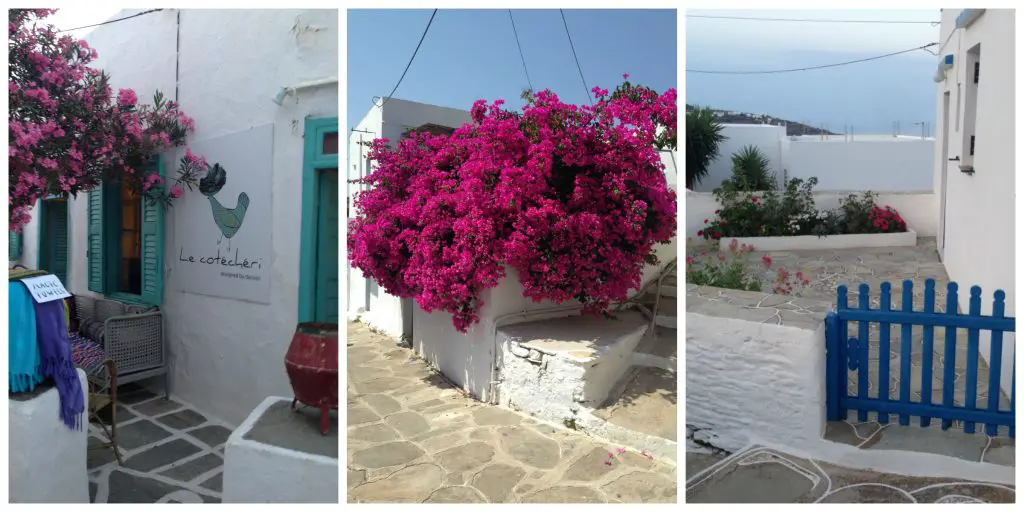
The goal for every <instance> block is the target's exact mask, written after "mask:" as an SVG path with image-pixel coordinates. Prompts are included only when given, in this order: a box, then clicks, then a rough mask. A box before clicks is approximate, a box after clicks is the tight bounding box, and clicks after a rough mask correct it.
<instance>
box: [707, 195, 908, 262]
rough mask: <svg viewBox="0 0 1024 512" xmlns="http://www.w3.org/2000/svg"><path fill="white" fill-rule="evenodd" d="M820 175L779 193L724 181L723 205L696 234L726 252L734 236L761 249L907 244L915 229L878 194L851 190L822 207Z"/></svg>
mask: <svg viewBox="0 0 1024 512" xmlns="http://www.w3.org/2000/svg"><path fill="white" fill-rule="evenodd" d="M817 182H818V180H817V178H810V179H809V180H807V181H806V182H805V181H803V180H800V179H792V180H789V181H788V182H787V183H786V186H785V187H784V189H783V190H782V191H781V192H779V191H775V190H769V191H766V192H745V191H741V190H738V189H737V188H736V187H734V186H731V184H730V183H728V182H726V183H723V188H720V189H718V190H715V199H716V200H717V201H718V202H719V203H720V204H721V205H722V207H721V208H720V209H718V210H715V215H714V217H713V218H706V219H704V224H703V227H702V228H701V229H700V230H698V231H697V236H698V237H700V238H703V239H705V240H709V241H712V242H717V243H718V244H719V247H720V249H721V250H725V249H726V248H727V247H728V246H729V244H730V243H733V241H734V240H735V241H736V242H738V243H739V244H740V245H743V244H747V245H755V246H757V247H758V250H761V251H779V250H801V249H846V248H852V247H890V246H908V245H915V244H916V243H917V233H916V232H914V231H913V230H910V229H908V228H907V223H906V221H904V220H903V218H902V217H901V216H900V214H899V212H897V211H896V209H895V208H892V207H891V206H884V207H883V206H878V205H876V204H875V194H874V193H872V192H870V191H869V192H865V193H864V194H863V195H861V196H857V195H856V194H850V195H849V196H847V197H846V198H845V199H842V200H840V205H839V207H838V208H834V209H830V210H823V211H819V210H818V209H817V207H816V206H815V204H814V197H813V192H812V189H813V188H814V185H815V184H817Z"/></svg>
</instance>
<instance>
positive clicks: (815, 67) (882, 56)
mask: <svg viewBox="0 0 1024 512" xmlns="http://www.w3.org/2000/svg"><path fill="white" fill-rule="evenodd" d="M938 44H939V43H928V44H926V45H924V46H918V47H916V48H910V49H907V50H902V51H898V52H893V53H887V54H885V55H879V56H877V57H868V58H866V59H857V60H850V61H846V62H837V63H835V64H825V65H823V66H809V67H806V68H794V69H773V70H769V71H707V70H703V69H687V70H686V72H687V73H701V74H705V75H767V74H773V73H794V72H797V71H811V70H814V69H825V68H835V67H839V66H848V65H850V64H858V63H861V62H868V61H872V60H878V59H884V58H886V57H892V56H894V55H900V54H904V53H910V52H916V51H918V50H925V51H927V48H929V47H932V46H937V45H938Z"/></svg>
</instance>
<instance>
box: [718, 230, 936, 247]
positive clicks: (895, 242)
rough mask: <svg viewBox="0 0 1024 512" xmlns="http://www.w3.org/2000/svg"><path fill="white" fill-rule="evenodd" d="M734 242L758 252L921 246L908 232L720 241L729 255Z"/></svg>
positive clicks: (759, 237) (912, 232)
mask: <svg viewBox="0 0 1024 512" xmlns="http://www.w3.org/2000/svg"><path fill="white" fill-rule="evenodd" d="M733 242H736V243H739V244H741V245H753V246H754V247H757V250H758V251H765V252H771V251H813V250H828V249H852V248H856V247H913V246H915V245H917V232H916V231H914V230H907V231H904V232H902V233H864V234H855V235H831V236H826V237H820V236H815V235H803V236H752V237H735V238H722V239H720V240H718V247H719V249H720V250H722V251H727V250H729V244H731V243H733Z"/></svg>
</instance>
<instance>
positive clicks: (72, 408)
mask: <svg viewBox="0 0 1024 512" xmlns="http://www.w3.org/2000/svg"><path fill="white" fill-rule="evenodd" d="M36 333H37V336H38V343H39V352H40V355H41V356H42V370H43V375H45V376H47V377H51V378H52V379H53V382H54V384H55V385H56V386H57V393H58V394H59V395H60V419H61V420H62V421H64V424H65V425H67V426H68V428H70V429H74V430H81V429H82V412H83V411H85V394H84V392H83V391H82V383H81V381H79V380H78V371H77V370H76V369H75V364H74V363H73V362H72V360H71V343H70V342H69V341H68V326H67V324H66V322H65V317H64V306H63V303H62V301H59V300H53V301H50V302H44V303H42V304H40V303H36Z"/></svg>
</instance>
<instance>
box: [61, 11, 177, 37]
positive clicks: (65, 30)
mask: <svg viewBox="0 0 1024 512" xmlns="http://www.w3.org/2000/svg"><path fill="white" fill-rule="evenodd" d="M162 10H163V9H150V10H148V11H142V12H140V13H136V14H132V15H131V16H125V17H124V18H118V19H116V20H107V21H104V22H103V23H94V24H92V25H85V26H82V27H75V28H67V29H64V30H58V31H57V32H71V31H73V30H81V29H83V28H92V27H98V26H100V25H109V24H111V23H117V22H119V21H124V20H130V19H132V18H138V17H139V16H143V15H146V14H150V13H154V12H160V11H162Z"/></svg>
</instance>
